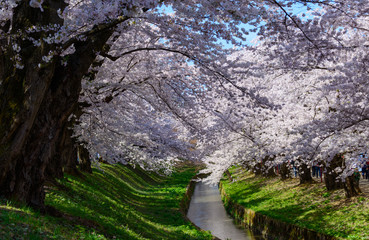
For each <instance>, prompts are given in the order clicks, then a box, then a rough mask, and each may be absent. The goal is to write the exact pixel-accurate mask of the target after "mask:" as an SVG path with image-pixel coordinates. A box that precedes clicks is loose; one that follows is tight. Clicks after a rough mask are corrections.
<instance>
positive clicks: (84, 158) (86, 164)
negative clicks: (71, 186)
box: [78, 145, 92, 173]
mask: <svg viewBox="0 0 369 240" xmlns="http://www.w3.org/2000/svg"><path fill="white" fill-rule="evenodd" d="M78 157H79V169H80V170H81V171H82V172H87V173H92V169H91V159H90V154H89V152H88V150H87V149H86V148H85V147H84V146H82V145H79V146H78Z"/></svg>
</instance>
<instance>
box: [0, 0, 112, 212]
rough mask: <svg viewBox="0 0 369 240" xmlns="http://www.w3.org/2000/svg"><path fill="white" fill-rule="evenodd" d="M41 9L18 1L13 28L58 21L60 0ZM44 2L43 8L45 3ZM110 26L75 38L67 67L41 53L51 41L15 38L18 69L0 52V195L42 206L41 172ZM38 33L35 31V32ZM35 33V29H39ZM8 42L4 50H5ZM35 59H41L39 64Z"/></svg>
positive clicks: (46, 51) (45, 51) (51, 48)
mask: <svg viewBox="0 0 369 240" xmlns="http://www.w3.org/2000/svg"><path fill="white" fill-rule="evenodd" d="M44 4H45V6H44V9H45V10H44V12H43V13H42V12H40V10H39V9H35V8H31V7H30V6H29V3H28V1H22V2H20V3H19V5H18V7H17V8H16V10H15V12H14V15H13V28H12V29H14V31H17V30H18V29H25V27H27V26H24V25H25V24H36V23H37V24H42V25H47V24H51V23H61V20H60V19H59V17H58V15H57V11H56V10H57V9H59V8H63V6H61V5H63V4H64V1H57V0H48V1H45V3H44ZM46 6H47V7H46ZM112 31H113V30H112V29H109V30H104V31H103V30H102V31H97V32H96V34H95V35H91V36H90V38H89V39H87V40H86V41H84V42H80V41H77V40H76V41H75V43H74V46H75V49H76V51H75V52H74V53H73V54H72V55H70V56H69V58H68V64H67V66H63V65H62V64H61V60H62V59H61V58H60V57H54V58H53V60H52V61H51V62H49V63H43V62H42V56H45V55H47V54H48V53H49V51H50V50H53V49H54V48H55V46H52V45H47V44H43V45H42V46H41V47H35V46H33V45H32V43H30V42H29V41H27V40H21V39H17V44H18V45H19V46H20V47H21V49H22V50H21V52H20V55H21V58H22V59H23V63H24V68H23V69H15V68H14V67H13V64H14V63H13V62H12V61H11V60H10V59H11V55H10V56H5V57H4V56H1V58H2V59H5V61H3V60H2V61H0V63H2V64H3V65H4V66H0V68H2V69H6V70H3V72H1V73H2V74H3V76H0V77H1V79H2V80H3V81H2V83H1V85H0V95H1V96H2V99H1V100H0V106H1V113H0V114H1V115H0V146H1V147H0V195H3V196H5V197H8V198H13V199H16V200H19V201H23V202H26V203H27V204H29V205H30V206H33V207H36V208H39V209H44V197H45V194H44V189H43V185H44V181H45V173H46V172H45V171H46V169H50V168H49V167H53V166H49V164H55V162H54V161H51V159H54V158H55V152H56V149H57V147H58V145H59V142H58V140H59V139H60V136H61V134H62V130H63V126H65V124H66V122H67V120H68V117H69V115H70V114H71V113H72V111H73V109H74V107H75V105H76V104H77V102H78V96H79V92H80V89H81V80H82V77H83V75H84V74H86V73H87V71H88V69H89V66H90V65H91V63H92V62H93V60H94V59H95V52H98V51H100V50H101V48H102V47H103V46H104V44H105V42H106V41H107V39H108V38H109V37H110V35H111V34H112ZM37 34H39V33H37ZM39 35H40V34H39ZM11 53H12V50H11V44H10V47H9V51H8V54H11ZM38 63H42V65H41V66H39V65H38Z"/></svg>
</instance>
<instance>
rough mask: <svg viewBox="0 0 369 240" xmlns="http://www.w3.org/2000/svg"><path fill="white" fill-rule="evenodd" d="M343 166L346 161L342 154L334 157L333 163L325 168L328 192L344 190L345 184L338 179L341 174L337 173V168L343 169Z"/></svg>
mask: <svg viewBox="0 0 369 240" xmlns="http://www.w3.org/2000/svg"><path fill="white" fill-rule="evenodd" d="M343 166H344V159H343V157H342V155H341V154H337V155H336V156H334V157H333V159H332V161H331V162H329V164H327V165H326V166H325V174H324V183H325V187H326V188H327V190H328V191H330V190H336V189H342V188H343V183H342V181H341V179H340V178H339V177H338V175H339V173H337V172H335V169H337V167H339V168H342V167H343Z"/></svg>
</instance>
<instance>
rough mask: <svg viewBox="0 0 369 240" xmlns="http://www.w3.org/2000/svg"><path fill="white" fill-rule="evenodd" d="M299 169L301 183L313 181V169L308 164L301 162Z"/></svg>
mask: <svg viewBox="0 0 369 240" xmlns="http://www.w3.org/2000/svg"><path fill="white" fill-rule="evenodd" d="M298 169H299V178H300V184H304V183H312V182H313V178H312V177H311V171H310V168H309V167H308V165H306V164H305V163H301V162H300V166H299V168H298Z"/></svg>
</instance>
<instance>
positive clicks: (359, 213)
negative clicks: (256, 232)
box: [222, 167, 369, 239]
mask: <svg viewBox="0 0 369 240" xmlns="http://www.w3.org/2000/svg"><path fill="white" fill-rule="evenodd" d="M230 172H231V174H232V177H233V178H234V179H235V181H234V182H229V181H228V179H226V178H224V179H223V180H222V185H223V188H224V190H225V192H226V194H227V195H228V196H229V197H230V198H231V199H233V200H234V201H235V202H237V203H239V204H240V205H242V206H244V207H246V208H248V209H252V210H254V211H256V212H259V213H262V214H263V215H267V216H269V217H272V218H274V219H278V220H281V221H284V222H288V223H292V224H296V225H298V226H301V227H306V228H308V229H311V230H315V231H317V232H320V233H324V234H328V235H331V236H335V237H337V238H340V239H369V234H368V229H369V201H368V196H366V195H365V194H364V195H361V196H359V197H355V198H351V199H346V198H345V196H344V191H343V190H336V191H326V190H325V188H324V185H323V184H322V183H319V182H316V183H314V184H303V185H299V181H298V179H288V180H286V181H281V180H280V179H279V178H278V177H276V178H261V177H255V175H254V174H253V173H250V172H247V171H245V170H243V169H242V168H240V167H235V168H232V169H230Z"/></svg>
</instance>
